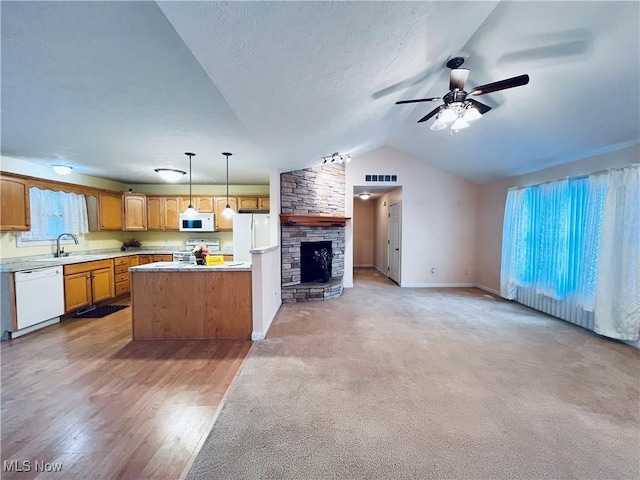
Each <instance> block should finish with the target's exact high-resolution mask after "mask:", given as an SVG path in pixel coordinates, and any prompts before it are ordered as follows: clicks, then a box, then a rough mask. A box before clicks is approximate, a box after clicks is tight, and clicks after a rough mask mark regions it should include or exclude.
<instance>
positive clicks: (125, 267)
mask: <svg viewBox="0 0 640 480" xmlns="http://www.w3.org/2000/svg"><path fill="white" fill-rule="evenodd" d="M134 256H135V255H134ZM113 274H114V275H113V279H114V288H115V295H116V297H118V296H120V295H124V294H125V293H129V257H120V258H116V259H114V260H113Z"/></svg>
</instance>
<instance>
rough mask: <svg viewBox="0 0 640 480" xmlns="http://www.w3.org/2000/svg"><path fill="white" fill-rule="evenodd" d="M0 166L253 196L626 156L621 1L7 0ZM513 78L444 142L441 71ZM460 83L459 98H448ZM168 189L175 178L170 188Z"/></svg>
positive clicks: (637, 83)
mask: <svg viewBox="0 0 640 480" xmlns="http://www.w3.org/2000/svg"><path fill="white" fill-rule="evenodd" d="M0 13H1V16H2V59H1V61H2V65H1V66H2V70H1V72H2V78H1V80H2V85H1V88H2V112H1V113H2V155H3V156H7V157H13V158H19V159H23V160H27V161H32V162H36V163H39V164H44V165H48V164H52V163H56V162H61V163H68V164H70V165H73V166H74V167H75V169H76V171H77V172H79V173H85V174H88V175H94V176H98V177H103V178H109V179H112V180H118V181H122V182H124V183H160V182H159V180H158V178H157V176H156V174H155V173H154V172H153V169H154V168H157V167H173V168H180V169H183V170H187V169H188V160H187V157H186V156H185V155H184V152H186V151H193V152H195V153H196V154H197V155H196V157H194V160H193V179H194V183H202V184H206V183H224V175H225V163H224V157H223V156H222V155H221V152H223V151H230V152H233V153H234V156H233V157H231V161H230V166H229V175H230V182H231V183H235V184H241V183H246V184H250V183H267V182H268V171H269V169H270V168H278V169H281V170H287V169H296V168H301V167H306V166H310V165H314V164H318V163H319V162H320V158H321V157H322V156H324V155H330V154H331V153H333V152H335V151H338V152H341V153H351V155H352V157H357V156H358V155H360V154H362V153H366V152H368V151H370V150H373V149H375V148H378V147H380V146H383V145H390V146H392V147H394V148H396V149H398V150H400V151H403V152H405V153H407V154H409V155H412V156H414V157H415V158H417V159H420V160H422V161H424V162H427V163H430V164H432V165H435V166H437V167H439V168H442V169H444V170H447V171H449V172H451V173H454V174H456V175H460V176H461V177H464V178H467V179H469V180H472V181H474V182H478V183H483V182H488V181H491V180H494V179H498V178H502V177H505V176H511V175H517V174H522V173H527V172H531V171H535V170H539V169H542V168H546V167H549V166H552V165H557V164H560V163H564V162H568V161H573V160H576V159H579V158H584V157H587V156H591V155H594V154H597V153H601V152H604V151H609V150H613V149H616V148H621V147H623V146H627V145H631V144H634V143H637V142H638V141H639V138H640V108H639V105H640V94H639V91H640V40H639V39H640V33H639V32H640V28H639V17H640V4H639V3H638V2H635V1H632V2H159V3H154V2H15V3H14V2H7V1H3V2H2V6H1V12H0ZM461 52H463V55H464V56H465V57H466V58H467V60H466V62H465V65H464V67H466V68H469V69H470V70H471V72H470V75H469V81H468V83H467V85H468V86H474V85H480V84H484V83H489V82H492V81H496V80H501V79H503V78H507V77H512V76H515V75H519V74H522V73H528V74H529V76H530V78H531V81H530V83H529V85H527V86H523V87H519V88H515V89H510V90H505V91H501V92H496V93H492V94H488V95H484V96H481V97H477V99H478V100H479V101H482V102H483V103H486V104H488V105H490V106H491V107H493V110H492V111H491V112H489V113H487V114H486V115H485V116H483V118H482V119H480V120H478V121H477V122H475V123H474V124H472V126H471V127H470V128H468V129H467V130H464V131H461V132H460V133H458V134H457V135H454V136H449V134H448V132H447V131H446V130H445V131H439V132H434V131H431V130H429V125H430V123H431V122H425V123H421V124H417V123H416V121H417V120H418V119H419V118H421V117H422V116H424V115H425V114H426V113H428V112H429V111H430V110H432V109H433V108H434V107H436V106H437V105H438V103H418V104H411V105H395V104H394V103H395V102H396V101H397V100H401V99H410V98H420V97H423V96H441V95H443V94H444V93H446V92H447V90H448V69H447V68H446V67H444V63H446V60H447V59H448V58H450V57H451V56H454V55H456V54H460V53H461ZM467 90H469V89H468V88H467ZM187 181H188V178H185V179H184V180H183V182H187Z"/></svg>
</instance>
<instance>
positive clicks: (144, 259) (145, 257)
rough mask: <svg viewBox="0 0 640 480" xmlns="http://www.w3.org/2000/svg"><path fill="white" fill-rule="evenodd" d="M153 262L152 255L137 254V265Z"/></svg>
mask: <svg viewBox="0 0 640 480" xmlns="http://www.w3.org/2000/svg"><path fill="white" fill-rule="evenodd" d="M147 263H153V255H138V265H146V264H147Z"/></svg>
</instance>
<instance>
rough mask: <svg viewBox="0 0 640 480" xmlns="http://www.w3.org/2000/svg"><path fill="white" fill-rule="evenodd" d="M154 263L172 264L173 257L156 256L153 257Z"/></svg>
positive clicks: (165, 255)
mask: <svg viewBox="0 0 640 480" xmlns="http://www.w3.org/2000/svg"><path fill="white" fill-rule="evenodd" d="M153 261H154V262H173V255H167V254H158V255H154V256H153Z"/></svg>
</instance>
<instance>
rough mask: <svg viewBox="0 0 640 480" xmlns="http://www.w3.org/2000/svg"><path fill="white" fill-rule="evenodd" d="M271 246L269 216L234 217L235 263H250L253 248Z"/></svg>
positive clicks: (244, 214)
mask: <svg viewBox="0 0 640 480" xmlns="http://www.w3.org/2000/svg"><path fill="white" fill-rule="evenodd" d="M268 246H269V215H268V214H266V213H236V214H235V215H234V216H233V261H234V262H250V261H251V253H249V250H251V249H252V248H260V247H268Z"/></svg>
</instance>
